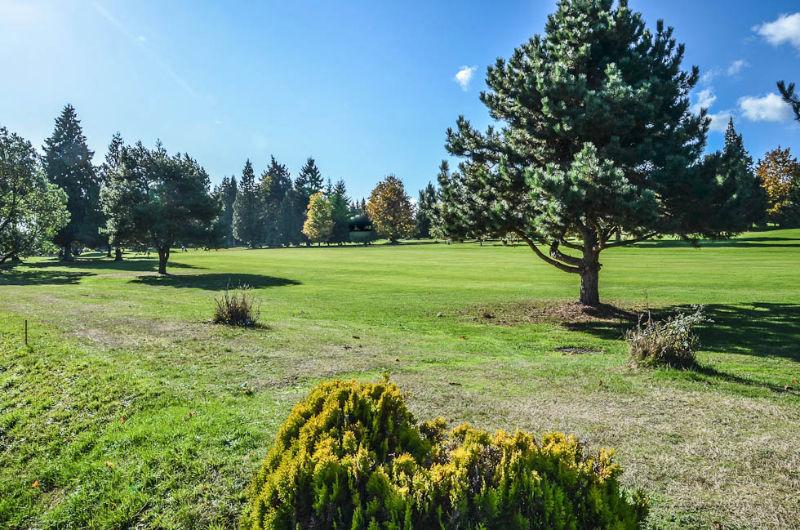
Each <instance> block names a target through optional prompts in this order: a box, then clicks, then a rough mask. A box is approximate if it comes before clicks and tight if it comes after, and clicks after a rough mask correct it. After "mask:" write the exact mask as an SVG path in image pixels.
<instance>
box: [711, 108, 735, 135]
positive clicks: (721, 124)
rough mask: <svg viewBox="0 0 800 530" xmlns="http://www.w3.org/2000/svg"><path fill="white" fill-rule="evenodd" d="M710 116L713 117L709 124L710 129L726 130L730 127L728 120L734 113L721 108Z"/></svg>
mask: <svg viewBox="0 0 800 530" xmlns="http://www.w3.org/2000/svg"><path fill="white" fill-rule="evenodd" d="M708 117H709V118H711V123H710V124H709V126H708V130H710V131H716V132H724V131H725V129H726V128H727V127H728V122H729V121H730V119H731V118H732V117H733V113H732V112H731V111H729V110H721V111H719V112H715V113H713V114H709V115H708Z"/></svg>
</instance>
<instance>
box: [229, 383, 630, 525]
mask: <svg viewBox="0 0 800 530" xmlns="http://www.w3.org/2000/svg"><path fill="white" fill-rule="evenodd" d="M620 473H621V469H620V467H619V465H618V464H616V463H615V462H613V460H612V452H611V451H606V450H601V451H600V452H598V453H594V454H587V453H586V451H585V450H584V449H583V447H582V446H581V445H580V443H579V442H578V441H577V440H575V438H574V437H572V436H566V435H564V434H560V433H552V434H547V435H545V436H543V437H542V438H541V440H538V441H537V440H534V437H533V436H532V435H531V434H528V433H523V432H517V433H515V434H513V435H512V434H507V433H505V432H502V431H498V432H497V433H495V434H490V433H487V432H485V431H481V430H477V429H474V428H472V427H470V426H469V425H461V426H459V427H456V428H455V429H453V430H452V431H446V429H445V424H444V420H441V419H437V420H434V421H431V422H426V423H423V424H421V425H418V424H417V423H416V421H415V419H414V417H413V416H412V414H411V413H410V412H409V411H408V409H407V408H406V405H405V402H404V399H403V396H402V394H401V393H400V390H399V389H398V388H397V387H396V386H395V385H393V384H391V383H389V382H388V381H384V382H382V383H377V384H362V383H357V382H354V381H350V382H343V381H330V382H326V383H322V384H321V385H319V386H318V387H317V388H316V389H314V390H313V391H312V392H311V393H310V394H309V396H308V397H307V398H306V399H305V400H303V401H302V402H300V403H299V404H297V405H296V406H295V408H294V410H293V411H292V413H291V415H290V416H289V418H287V420H286V421H285V422H284V424H283V426H282V427H281V429H280V431H279V433H278V435H277V438H276V440H275V443H274V445H273V447H272V449H271V450H270V451H269V454H268V455H267V458H266V460H265V462H264V464H263V466H262V467H261V469H260V470H259V472H258V473H257V475H256V477H255V479H254V480H253V483H252V484H251V486H250V490H249V492H248V493H249V498H250V501H249V506H248V508H247V511H246V513H245V515H244V517H243V527H244V528H253V529H259V528H280V529H296V528H337V529H345V530H346V529H359V528H369V529H378V528H386V529H398V530H404V529H411V528H419V529H427V528H475V529H478V528H504V529H505V528H567V529H578V528H635V527H636V526H637V524H638V523H639V522H640V521H641V519H642V518H643V517H644V513H645V507H644V502H643V501H642V500H641V499H639V498H637V499H636V500H631V499H629V497H628V496H627V495H626V494H624V493H623V492H622V491H621V490H620V486H619V482H618V480H617V479H618V476H619V474H620Z"/></svg>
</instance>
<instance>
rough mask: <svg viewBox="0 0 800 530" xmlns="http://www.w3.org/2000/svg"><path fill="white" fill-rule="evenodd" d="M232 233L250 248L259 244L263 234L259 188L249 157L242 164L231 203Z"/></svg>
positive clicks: (262, 215) (262, 214) (262, 213)
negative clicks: (240, 174)
mask: <svg viewBox="0 0 800 530" xmlns="http://www.w3.org/2000/svg"><path fill="white" fill-rule="evenodd" d="M233 235H234V236H235V237H236V239H238V240H239V241H241V242H242V243H244V244H245V245H247V246H249V247H250V248H257V247H259V246H261V241H262V238H263V236H264V211H263V203H262V197H261V190H260V189H259V188H258V186H257V185H256V176H255V173H254V172H253V164H251V163H250V160H249V159H248V160H247V161H246V162H245V164H244V169H243V170H242V178H241V180H240V181H239V190H238V191H237V194H236V201H235V202H234V203H233Z"/></svg>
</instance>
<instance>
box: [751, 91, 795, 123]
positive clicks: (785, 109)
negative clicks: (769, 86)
mask: <svg viewBox="0 0 800 530" xmlns="http://www.w3.org/2000/svg"><path fill="white" fill-rule="evenodd" d="M739 110H741V111H742V115H743V116H744V117H745V118H747V119H748V120H750V121H772V122H781V121H789V120H791V119H792V110H791V109H790V108H789V105H787V104H786V102H785V101H783V98H782V97H781V96H779V95H778V94H775V93H774V92H773V93H770V94H767V95H766V96H762V97H756V96H745V97H743V98H740V99H739Z"/></svg>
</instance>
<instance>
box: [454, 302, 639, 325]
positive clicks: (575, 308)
mask: <svg viewBox="0 0 800 530" xmlns="http://www.w3.org/2000/svg"><path fill="white" fill-rule="evenodd" d="M645 310H646V309H645V308H644V307H643V306H632V305H612V304H602V305H600V306H598V307H587V306H585V305H582V304H579V303H577V302H564V301H548V300H531V301H524V302H513V303H506V304H494V305H476V306H470V307H468V308H466V309H465V310H464V311H462V316H463V317H464V318H466V319H468V320H471V321H473V322H480V323H482V324H494V325H497V326H516V325H520V324H565V325H569V324H585V323H594V322H604V323H614V324H624V323H635V322H636V320H637V319H638V318H639V315H640V314H642V313H643V312H644V311H645Z"/></svg>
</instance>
